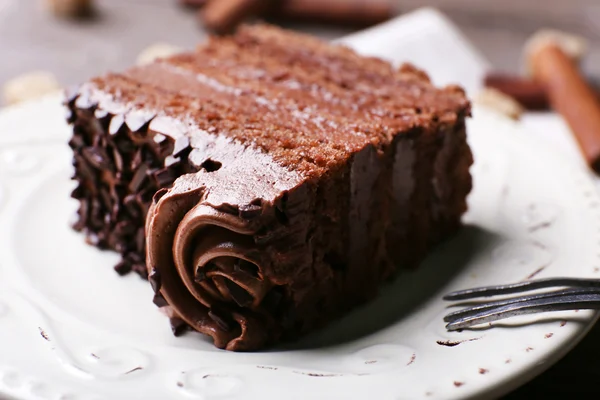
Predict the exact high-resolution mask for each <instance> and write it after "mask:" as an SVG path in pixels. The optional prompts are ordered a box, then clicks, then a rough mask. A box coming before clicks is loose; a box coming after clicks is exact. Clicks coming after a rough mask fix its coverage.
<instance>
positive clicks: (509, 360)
mask: <svg viewBox="0 0 600 400" xmlns="http://www.w3.org/2000/svg"><path fill="white" fill-rule="evenodd" d="M511 362H512V360H511V359H510V358H507V359H506V361H504V364H510V363H511Z"/></svg>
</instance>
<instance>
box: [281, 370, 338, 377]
mask: <svg viewBox="0 0 600 400" xmlns="http://www.w3.org/2000/svg"><path fill="white" fill-rule="evenodd" d="M293 372H294V373H295V374H300V375H306V376H312V377H315V378H331V377H334V376H342V374H321V373H317V372H303V371H293Z"/></svg>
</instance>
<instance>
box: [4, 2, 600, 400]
mask: <svg viewBox="0 0 600 400" xmlns="http://www.w3.org/2000/svg"><path fill="white" fill-rule="evenodd" d="M415 30H420V32H421V33H422V35H419V34H417V33H418V32H417V33H415ZM407 32H411V34H408V33H407ZM404 33H406V34H404ZM365 35H366V36H365ZM365 35H362V36H355V37H353V38H351V39H350V41H349V42H348V41H347V43H350V44H352V45H355V46H356V47H357V48H359V49H361V50H363V51H364V52H367V53H372V54H373V53H374V54H377V55H380V56H386V57H388V58H391V59H395V60H399V59H412V60H416V61H417V62H419V64H421V65H424V66H425V67H426V68H427V69H428V70H429V71H431V72H432V75H433V77H434V79H435V80H436V81H438V82H445V81H451V80H458V81H460V82H462V83H463V84H465V85H466V86H467V87H468V88H469V90H474V89H475V88H476V86H477V82H478V80H477V79H478V76H480V75H481V73H482V71H483V70H484V68H485V64H484V63H483V62H481V59H480V58H478V57H477V56H476V55H474V54H473V53H472V51H471V49H470V47H469V45H468V44H467V43H466V42H465V41H464V39H462V38H461V37H460V35H459V34H458V32H457V31H456V30H454V29H453V28H452V27H451V26H450V25H449V24H448V23H447V22H446V21H445V20H444V19H443V18H442V17H440V16H439V15H438V14H437V13H435V12H433V11H430V10H425V11H422V12H420V13H417V14H414V15H411V16H409V17H405V18H403V19H401V20H399V21H395V22H393V23H391V24H388V25H386V26H384V27H381V28H378V29H376V30H375V31H371V32H368V33H366V34H365ZM386 38H387V39H386ZM398 38H399V39H398ZM385 40H387V42H388V45H387V46H386V45H385V42H382V41H385ZM369 43H370V45H368V44H369ZM403 43H404V44H403ZM419 43H420V44H419ZM440 43H441V46H442V47H443V48H444V51H443V52H442V54H441V57H442V59H438V60H437V62H436V60H435V59H436V57H440V55H439V54H438V53H436V51H435V49H436V48H439V46H440ZM436 45H437V46H438V47H436ZM428 46H429V49H430V50H429V51H428V50H427V48H428ZM449 54H452V57H451V58H448V55H449ZM444 60H445V62H446V64H444V63H443V62H442V61H444ZM457 65H458V66H457ZM474 114H475V117H474V119H472V120H471V121H470V122H469V141H470V143H471V145H472V148H473V151H474V154H475V159H476V162H475V165H474V167H473V175H474V180H475V188H474V191H473V193H472V195H471V196H470V197H469V204H470V211H469V213H468V214H467V215H466V216H465V223H466V224H467V225H466V227H465V228H464V229H463V231H462V232H461V234H460V235H458V236H457V237H456V238H455V239H453V240H451V241H449V242H447V243H445V244H444V245H442V246H441V247H440V248H438V249H437V251H436V252H435V253H434V254H432V255H431V257H430V258H429V259H428V260H427V262H425V264H424V265H422V267H421V268H420V269H419V270H418V271H416V272H414V273H411V274H404V275H402V276H400V277H399V278H398V279H397V280H396V281H395V283H393V284H391V285H389V286H388V287H386V288H384V290H383V292H382V294H381V296H380V297H379V298H378V299H377V300H375V301H374V302H372V303H370V304H368V305H366V306H364V307H363V308H361V309H359V310H356V311H355V312H353V313H352V314H350V315H348V316H347V317H345V318H343V319H342V320H340V321H338V322H336V323H334V324H333V325H331V326H330V327H328V328H327V329H325V330H324V331H321V332H318V333H316V334H314V335H311V336H310V337H307V338H305V339H303V340H301V341H300V342H299V343H295V344H294V345H289V346H287V347H285V348H277V349H272V350H270V351H267V352H261V353H248V354H239V353H237V354H236V353H229V352H225V351H220V350H217V349H215V348H214V347H213V346H212V344H211V343H209V341H208V340H207V339H205V338H204V337H201V336H200V335H197V334H188V335H186V336H184V337H182V338H174V337H173V336H172V335H171V332H170V329H169V326H168V325H169V324H168V322H167V321H166V319H165V318H164V317H163V316H162V315H161V314H159V313H158V311H157V310H156V308H155V307H154V305H153V304H152V302H151V301H150V299H151V297H152V290H151V289H150V287H149V285H148V284H147V282H144V281H142V280H140V279H139V278H137V277H136V276H133V275H131V276H128V277H125V278H120V277H118V276H117V275H116V274H115V273H114V272H113V270H112V268H111V267H112V265H113V264H114V263H115V261H116V259H117V256H116V255H115V254H112V253H110V252H100V251H98V250H96V249H94V248H92V247H89V246H87V245H85V244H84V241H83V238H82V236H81V235H79V234H77V233H75V232H73V231H72V230H71V229H70V228H69V224H68V222H69V221H70V220H71V219H72V216H73V214H74V211H75V209H76V204H75V202H74V201H73V200H70V199H69V191H70V190H71V189H72V188H73V183H72V182H70V180H69V176H70V174H71V165H70V160H71V154H70V151H69V149H68V147H67V146H66V144H65V143H66V141H67V140H68V137H69V129H68V127H66V125H65V123H64V122H63V117H62V116H63V113H62V109H61V106H60V104H59V99H58V98H57V97H49V98H46V99H44V100H41V101H38V102H35V103H31V104H26V105H23V106H19V107H15V108H11V109H7V110H5V111H4V112H2V113H0V255H1V257H0V396H2V395H4V396H11V397H15V398H18V399H27V400H29V399H32V400H33V399H36V400H37V399H44V400H58V399H60V400H83V399H132V400H135V399H145V400H151V399H190V398H195V399H206V400H212V399H264V400H275V399H282V398H285V399H309V398H310V399H367V398H377V399H380V400H387V399H390V400H391V399H421V398H427V399H429V398H431V399H449V398H467V397H474V398H485V399H488V398H491V397H495V396H499V395H501V394H504V393H506V392H507V391H509V390H512V389H514V388H516V387H517V386H519V385H520V384H522V383H524V382H525V381H527V380H529V379H531V378H532V377H533V376H535V375H536V374H538V373H540V372H541V371H543V370H544V369H546V368H547V367H548V366H550V365H551V364H552V363H553V362H554V361H556V360H557V359H558V358H560V357H561V356H562V355H564V354H565V353H566V352H567V351H568V350H569V349H570V348H571V347H572V346H574V345H575V343H576V342H577V341H578V340H579V339H581V337H582V336H583V335H584V334H585V333H586V332H587V330H588V329H589V327H590V326H591V325H592V323H593V322H594V321H595V319H596V315H595V314H594V313H592V312H588V311H581V312H578V313H577V312H561V313H556V314H546V315H538V316H534V317H528V318H519V319H514V320H510V321H506V322H503V323H497V324H494V326H493V327H491V328H489V327H486V329H479V330H470V331H463V332H461V333H449V332H447V331H446V330H445V328H444V323H443V321H442V316H443V315H444V314H445V313H446V312H447V311H448V310H447V308H446V307H447V304H445V303H444V302H442V301H441V300H440V299H441V296H442V295H443V294H444V293H446V292H448V291H451V290H456V289H461V288H467V287H473V286H479V285H486V284H496V283H505V282H515V281H522V280H525V279H530V278H532V277H533V276H535V277H537V278H540V277H549V276H577V277H600V273H599V272H598V271H599V268H600V199H599V198H598V195H597V193H596V190H595V186H594V183H593V181H592V180H591V178H590V176H589V175H588V174H587V172H585V170H584V169H582V168H581V167H580V166H578V165H576V164H575V163H571V162H567V161H565V160H564V159H563V158H561V157H560V156H558V155H556V154H555V153H553V152H552V151H550V150H547V149H546V148H545V147H544V146H540V145H539V143H537V142H536V141H535V140H532V139H528V138H527V132H525V131H523V130H521V129H520V128H519V127H518V126H517V125H515V124H514V123H512V122H509V121H507V120H505V119H503V118H502V117H499V116H497V115H495V114H493V113H491V112H489V111H486V110H483V109H475V113H474Z"/></svg>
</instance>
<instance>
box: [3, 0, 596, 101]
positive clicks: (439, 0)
mask: <svg viewBox="0 0 600 400" xmlns="http://www.w3.org/2000/svg"><path fill="white" fill-rule="evenodd" d="M274 1H277V0H274ZM340 1H342V2H344V1H346V2H348V3H363V4H366V3H377V2H379V0H366V1H365V0H337V1H333V3H339V2H340ZM219 2H223V3H225V2H226V1H223V0H219ZM390 2H391V3H392V9H393V10H392V13H393V15H399V14H402V13H405V12H409V11H411V10H414V9H416V8H419V7H422V6H434V7H437V8H439V9H440V10H442V11H443V12H444V13H445V14H446V15H447V16H449V17H450V19H452V20H453V21H454V22H455V23H456V24H457V25H458V26H459V27H460V28H461V29H462V31H463V32H464V33H465V35H466V36H467V37H468V38H469V39H470V40H471V41H472V42H473V43H474V44H475V46H476V47H478V48H479V49H480V51H481V52H482V53H483V54H484V55H485V56H486V57H487V58H488V59H489V60H490V61H491V62H492V65H494V66H495V67H496V68H497V69H498V70H502V71H508V72H511V71H512V72H516V71H518V70H519V69H520V55H521V48H522V46H523V43H524V42H525V40H526V39H527V38H528V37H529V36H530V35H531V34H532V33H533V32H535V31H536V30H538V29H540V28H545V27H552V28H555V29H561V30H565V31H570V32H574V33H578V34H580V35H582V36H585V37H586V38H588V39H589V40H590V41H591V44H592V48H591V52H590V54H589V55H588V56H587V58H586V60H585V63H584V69H585V71H586V72H587V73H588V74H589V75H590V76H598V75H600V1H599V0H538V1H534V0H500V1H498V0H428V1H423V0H391V1H390ZM86 3H92V5H93V9H94V12H93V14H91V16H86V17H84V18H75V17H73V16H72V15H71V16H68V15H66V14H68V13H69V12H71V13H72V12H73V11H72V10H71V11H69V7H77V4H79V6H81V5H82V4H83V5H84V6H85V4H86ZM183 3H197V4H200V3H204V1H202V0H95V1H92V0H0V86H3V85H5V84H6V83H7V82H9V81H11V80H12V79H14V78H15V77H18V76H20V75H22V74H26V73H29V72H31V71H46V72H49V73H50V74H52V75H53V77H55V79H56V80H57V81H58V82H59V83H60V84H61V85H70V84H74V83H77V82H81V81H84V80H86V79H87V78H89V77H91V76H93V75H96V74H99V73H102V72H104V71H107V70H120V69H123V68H126V67H127V66H130V65H132V64H134V63H135V62H136V60H137V59H138V57H139V56H140V53H141V52H143V51H144V50H145V49H147V48H148V47H149V46H154V47H156V46H155V45H156V44H158V43H162V46H163V50H164V48H165V46H167V45H168V46H176V47H178V48H183V49H186V48H192V47H193V46H194V45H196V44H197V43H199V42H201V41H202V40H204V39H205V37H206V35H207V29H206V23H205V21H204V20H203V19H202V17H199V15H198V14H199V13H201V10H199V9H198V8H195V7H190V6H189V4H188V6H185V5H184V4H183ZM321 3H331V2H328V1H323V2H321ZM65 10H66V11H65ZM256 18H260V19H264V18H268V19H269V21H270V22H274V23H277V24H280V25H284V26H286V27H292V28H294V29H298V30H302V31H307V32H311V33H313V34H316V35H319V36H321V37H323V38H327V39H330V38H336V37H339V36H341V35H344V34H347V33H350V32H352V31H354V30H356V29H360V28H362V26H359V25H358V24H356V23H354V24H346V23H340V21H333V22H329V23H328V21H327V19H325V21H321V22H319V23H311V22H310V18H309V19H308V21H307V20H306V18H305V19H304V20H302V22H300V21H299V20H300V19H299V18H298V19H297V20H298V21H296V20H295V19H294V18H285V19H282V18H277V16H275V17H273V18H270V17H264V16H263V15H260V16H259V17H255V19H256ZM342 22H343V21H342ZM354 22H355V21H354ZM364 25H368V23H367V24H364ZM155 51H156V49H155ZM159 51H160V49H159ZM3 102H4V105H6V103H7V102H8V100H7V99H6V96H4V100H3ZM0 104H1V103H0Z"/></svg>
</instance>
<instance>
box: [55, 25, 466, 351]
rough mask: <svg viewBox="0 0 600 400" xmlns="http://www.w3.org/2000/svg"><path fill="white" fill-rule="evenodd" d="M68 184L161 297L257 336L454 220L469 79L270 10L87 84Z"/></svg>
mask: <svg viewBox="0 0 600 400" xmlns="http://www.w3.org/2000/svg"><path fill="white" fill-rule="evenodd" d="M67 104H68V107H69V110H70V115H69V121H70V122H71V123H73V126H74V136H73V139H72V140H71V143H70V144H71V146H72V148H73V149H74V151H75V161H74V164H75V171H76V173H75V179H76V180H77V181H78V182H79V186H78V188H77V189H76V190H75V191H74V193H73V196H74V197H75V198H78V199H79V200H80V201H81V207H80V209H79V216H80V219H79V222H78V223H77V224H76V226H75V228H76V229H79V230H83V231H85V232H86V234H87V236H88V241H89V242H90V243H92V244H95V245H97V246H99V247H101V248H110V249H114V250H116V251H118V252H120V253H121V254H122V255H123V261H122V262H121V263H120V264H119V266H118V267H117V269H118V270H119V272H121V273H124V272H127V271H129V270H130V269H134V270H135V271H137V272H138V273H140V274H141V275H142V276H146V273H149V279H150V282H151V283H152V285H153V288H154V289H155V292H156V295H155V298H154V302H155V303H156V304H157V305H158V306H159V307H162V308H163V309H164V311H165V312H166V313H167V314H168V315H169V316H170V317H171V320H172V322H173V324H174V332H176V333H180V332H181V328H182V327H183V326H186V325H189V326H191V327H192V328H194V329H195V330H198V331H200V332H202V333H205V334H207V335H210V336H212V337H213V340H214V343H215V345H216V346H218V347H221V348H227V349H229V350H255V349H258V348H261V347H263V346H265V345H267V344H272V343H275V342H277V341H280V340H283V339H287V338H290V337H293V336H297V335H300V334H302V333H304V332H307V331H309V330H311V329H314V328H316V327H319V326H322V325H323V324H325V323H327V322H328V321H329V320H331V319H332V318H335V317H336V316H339V315H340V314H341V313H343V312H345V311H347V310H349V309H351V308H352V307H354V306H356V305H357V304H360V303H362V302H364V301H366V300H368V299H370V298H372V297H373V296H374V295H376V293H377V289H378V287H379V285H380V284H381V282H382V281H384V280H385V279H387V278H389V277H391V276H392V275H393V274H394V272H396V271H397V270H398V269H399V268H407V267H412V266H415V265H417V264H418V263H419V262H420V261H421V260H422V259H423V258H424V256H425V255H426V254H427V252H428V250H429V249H430V248H431V247H432V246H433V245H435V244H436V243H437V242H439V241H440V240H443V239H444V238H446V237H448V236H449V235H451V234H452V233H453V232H454V231H456V229H457V228H458V227H459V226H460V218H461V215H462V214H463V213H464V211H465V210H466V201H465V198H466V196H467V194H468V193H469V191H470V189H471V177H470V174H469V167H470V165H471V163H472V157H471V153H470V150H469V147H468V145H467V143H466V133H465V118H466V117H467V116H468V115H469V112H470V106H469V103H468V101H467V100H466V99H465V96H464V93H463V92H462V90H460V89H459V88H456V87H448V88H445V89H437V88H435V87H434V86H433V85H431V83H430V82H429V79H428V78H427V76H426V75H425V74H424V73H423V72H421V71H419V70H417V69H416V68H414V67H412V66H408V65H405V66H403V67H402V68H400V69H394V68H393V67H392V66H391V65H389V64H388V63H386V62H384V61H381V60H378V59H373V58H365V57H361V56H359V55H357V54H355V53H354V52H352V51H351V50H349V49H347V48H343V47H337V46H331V45H329V44H326V43H323V42H320V41H319V40H317V39H314V38H312V37H308V36H304V35H299V34H295V33H291V32H287V31H283V30H280V29H277V28H273V27H268V26H257V27H245V28H242V29H241V30H240V31H239V32H238V33H237V34H236V35H235V36H232V37H226V38H212V39H211V40H210V41H209V42H208V43H207V44H206V45H203V46H201V47H200V48H198V50H197V51H196V52H194V53H188V54H182V55H178V56H175V57H172V58H169V59H165V60H160V61H157V62H155V63H153V64H150V65H147V66H143V67H138V68H133V69H131V70H129V71H126V72H124V73H122V74H109V75H106V76H103V77H99V78H96V79H94V80H92V81H90V82H88V83H86V84H84V85H82V86H81V87H80V88H79V89H78V91H77V92H76V93H74V94H73V95H72V96H70V97H69V99H68V101H67Z"/></svg>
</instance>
